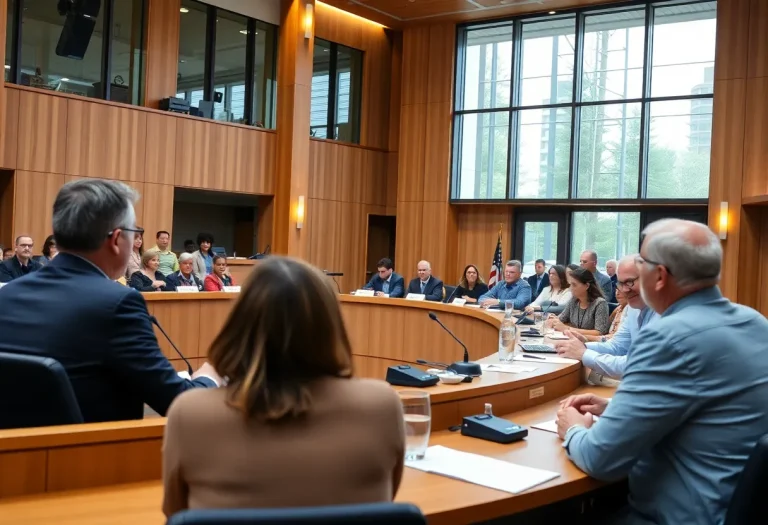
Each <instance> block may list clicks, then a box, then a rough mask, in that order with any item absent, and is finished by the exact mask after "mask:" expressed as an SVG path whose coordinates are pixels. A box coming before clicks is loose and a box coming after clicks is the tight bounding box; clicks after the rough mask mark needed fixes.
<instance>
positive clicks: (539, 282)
mask: <svg viewBox="0 0 768 525" xmlns="http://www.w3.org/2000/svg"><path fill="white" fill-rule="evenodd" d="M533 267H534V270H535V273H534V274H533V275H531V276H529V277H528V279H526V280H527V281H528V284H529V285H530V287H531V298H532V299H536V298H537V297H538V296H539V294H540V293H541V291H542V290H544V288H546V287H547V286H549V274H548V273H547V261H545V260H544V259H536V262H535V263H534V265H533Z"/></svg>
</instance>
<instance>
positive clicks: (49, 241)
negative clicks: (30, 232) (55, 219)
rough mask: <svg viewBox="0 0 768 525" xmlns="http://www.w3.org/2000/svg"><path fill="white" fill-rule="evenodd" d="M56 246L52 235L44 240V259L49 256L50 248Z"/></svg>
mask: <svg viewBox="0 0 768 525" xmlns="http://www.w3.org/2000/svg"><path fill="white" fill-rule="evenodd" d="M55 245H56V239H54V238H53V235H49V236H48V237H46V238H45V242H44V243H43V255H45V256H46V257H50V256H51V246H55Z"/></svg>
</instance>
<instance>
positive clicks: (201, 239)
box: [197, 232, 213, 249]
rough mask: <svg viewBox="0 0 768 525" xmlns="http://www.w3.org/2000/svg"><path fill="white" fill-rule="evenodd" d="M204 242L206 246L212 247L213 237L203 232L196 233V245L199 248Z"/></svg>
mask: <svg viewBox="0 0 768 525" xmlns="http://www.w3.org/2000/svg"><path fill="white" fill-rule="evenodd" d="M204 242H208V244H210V245H211V246H213V235H211V234H210V233H205V232H200V233H198V234H197V245H198V246H200V245H201V244H203V243H204ZM209 249H210V248H209Z"/></svg>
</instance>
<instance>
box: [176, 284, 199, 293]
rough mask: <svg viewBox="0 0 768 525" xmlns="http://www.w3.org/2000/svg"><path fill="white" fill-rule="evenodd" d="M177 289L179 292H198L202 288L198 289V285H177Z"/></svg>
mask: <svg viewBox="0 0 768 525" xmlns="http://www.w3.org/2000/svg"><path fill="white" fill-rule="evenodd" d="M176 291H177V292H179V293H197V292H199V291H200V290H198V289H197V286H177V287H176Z"/></svg>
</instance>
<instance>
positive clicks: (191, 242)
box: [184, 239, 195, 246]
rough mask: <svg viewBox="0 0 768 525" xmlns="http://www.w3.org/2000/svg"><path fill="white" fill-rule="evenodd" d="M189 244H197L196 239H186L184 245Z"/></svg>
mask: <svg viewBox="0 0 768 525" xmlns="http://www.w3.org/2000/svg"><path fill="white" fill-rule="evenodd" d="M187 244H195V241H193V240H192V239H187V240H185V241H184V246H186V245H187Z"/></svg>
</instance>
